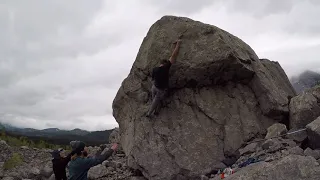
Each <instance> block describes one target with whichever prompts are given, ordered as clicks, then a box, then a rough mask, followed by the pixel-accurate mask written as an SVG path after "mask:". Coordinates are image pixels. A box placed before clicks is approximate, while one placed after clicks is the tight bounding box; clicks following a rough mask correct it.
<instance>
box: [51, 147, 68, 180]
mask: <svg viewBox="0 0 320 180" xmlns="http://www.w3.org/2000/svg"><path fill="white" fill-rule="evenodd" d="M62 153H63V149H61V148H59V149H58V150H54V151H53V152H51V155H52V157H53V159H52V167H53V173H54V175H55V179H56V180H67V174H66V166H67V165H68V163H69V161H70V160H71V156H72V155H73V152H71V153H70V154H68V156H67V157H64V156H63V154H62Z"/></svg>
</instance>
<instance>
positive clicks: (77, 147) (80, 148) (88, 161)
mask: <svg viewBox="0 0 320 180" xmlns="http://www.w3.org/2000/svg"><path fill="white" fill-rule="evenodd" d="M70 145H71V147H72V150H73V152H74V153H75V154H74V155H73V156H72V157H71V161H70V163H69V167H68V168H69V178H68V179H69V180H87V179H88V178H87V176H88V171H89V169H90V168H91V167H94V166H96V165H98V164H101V163H102V162H103V161H105V160H107V159H108V158H109V157H110V156H112V153H113V152H114V151H116V150H117V148H118V144H113V145H112V147H111V148H110V149H105V150H104V151H103V152H102V153H101V154H100V155H98V156H94V157H87V155H88V152H87V148H86V145H85V143H84V142H81V141H71V142H70Z"/></svg>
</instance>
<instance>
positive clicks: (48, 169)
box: [40, 163, 53, 178]
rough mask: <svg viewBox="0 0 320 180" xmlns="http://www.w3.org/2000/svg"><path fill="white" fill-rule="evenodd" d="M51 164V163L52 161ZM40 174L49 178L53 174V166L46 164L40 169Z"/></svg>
mask: <svg viewBox="0 0 320 180" xmlns="http://www.w3.org/2000/svg"><path fill="white" fill-rule="evenodd" d="M50 164H51V163H50ZM40 174H41V175H42V176H43V177H46V178H49V177H50V176H51V175H52V174H53V169H52V166H50V165H46V166H44V167H43V168H42V169H41V170H40Z"/></svg>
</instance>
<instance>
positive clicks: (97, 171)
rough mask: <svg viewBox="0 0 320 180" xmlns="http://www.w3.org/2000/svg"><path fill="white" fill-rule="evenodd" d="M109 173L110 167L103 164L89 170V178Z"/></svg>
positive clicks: (96, 177)
mask: <svg viewBox="0 0 320 180" xmlns="http://www.w3.org/2000/svg"><path fill="white" fill-rule="evenodd" d="M108 174H109V171H108V169H107V168H106V167H105V166H103V165H101V164H100V165H97V166H95V167H92V168H91V169H90V170H89V172H88V179H98V178H101V177H104V176H107V175H108Z"/></svg>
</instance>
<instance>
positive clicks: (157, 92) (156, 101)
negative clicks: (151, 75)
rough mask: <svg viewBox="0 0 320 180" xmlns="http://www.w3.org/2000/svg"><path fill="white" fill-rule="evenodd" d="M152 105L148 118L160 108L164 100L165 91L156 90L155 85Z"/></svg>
mask: <svg viewBox="0 0 320 180" xmlns="http://www.w3.org/2000/svg"><path fill="white" fill-rule="evenodd" d="M151 91H152V104H151V107H150V108H149V111H148V113H147V116H151V114H152V113H153V111H154V110H155V109H156V108H157V107H158V106H159V104H160V103H161V100H162V96H163V91H162V90H160V89H158V88H156V87H155V86H154V85H153V86H152V90H151Z"/></svg>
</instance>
